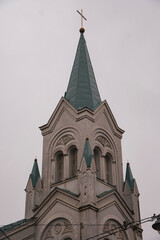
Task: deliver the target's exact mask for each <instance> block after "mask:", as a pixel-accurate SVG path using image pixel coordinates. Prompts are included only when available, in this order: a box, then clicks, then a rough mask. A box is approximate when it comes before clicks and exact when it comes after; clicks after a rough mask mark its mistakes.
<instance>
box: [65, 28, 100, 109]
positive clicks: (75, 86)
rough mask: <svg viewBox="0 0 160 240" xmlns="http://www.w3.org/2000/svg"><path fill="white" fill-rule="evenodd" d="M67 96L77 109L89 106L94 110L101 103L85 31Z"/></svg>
mask: <svg viewBox="0 0 160 240" xmlns="http://www.w3.org/2000/svg"><path fill="white" fill-rule="evenodd" d="M65 98H66V99H67V100H68V102H69V103H70V104H71V105H72V106H73V107H74V108H75V109H76V110H80V109H82V108H85V107H87V108H89V109H90V110H92V111H94V110H95V109H96V108H97V107H98V106H99V105H100V104H101V98H100V95H99V91H98V87H97V84H96V79H95V76H94V72H93V67H92V64H91V60H90V57H89V53H88V50H87V45H86V41H85V38H84V36H83V32H81V35H80V39H79V43H78V47H77V52H76V56H75V60H74V63H73V67H72V72H71V76H70V80H69V84H68V88H67V92H66V93H65Z"/></svg>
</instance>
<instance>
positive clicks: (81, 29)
mask: <svg viewBox="0 0 160 240" xmlns="http://www.w3.org/2000/svg"><path fill="white" fill-rule="evenodd" d="M77 12H78V13H79V14H80V15H81V28H80V32H84V31H85V29H84V28H83V19H84V20H86V21H87V19H86V18H85V17H84V16H83V10H82V9H81V12H79V11H78V10H77Z"/></svg>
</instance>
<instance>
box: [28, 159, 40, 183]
mask: <svg viewBox="0 0 160 240" xmlns="http://www.w3.org/2000/svg"><path fill="white" fill-rule="evenodd" d="M30 177H31V180H32V185H33V187H36V185H37V182H38V179H39V178H40V174H39V169H38V163H37V159H35V160H34V165H33V168H32V172H31V174H30Z"/></svg>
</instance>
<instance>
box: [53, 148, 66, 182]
mask: <svg viewBox="0 0 160 240" xmlns="http://www.w3.org/2000/svg"><path fill="white" fill-rule="evenodd" d="M63 166H64V156H63V153H62V152H61V151H59V152H58V153H57V154H56V168H55V170H56V171H55V181H56V182H60V181H62V179H63Z"/></svg>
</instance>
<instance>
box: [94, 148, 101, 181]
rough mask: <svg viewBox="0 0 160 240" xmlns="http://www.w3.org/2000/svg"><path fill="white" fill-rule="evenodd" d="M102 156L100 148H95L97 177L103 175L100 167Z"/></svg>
mask: <svg viewBox="0 0 160 240" xmlns="http://www.w3.org/2000/svg"><path fill="white" fill-rule="evenodd" d="M100 157H101V152H100V149H99V148H97V147H96V148H95V149H94V159H95V165H96V171H97V177H98V178H100V177H101V169H100Z"/></svg>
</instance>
